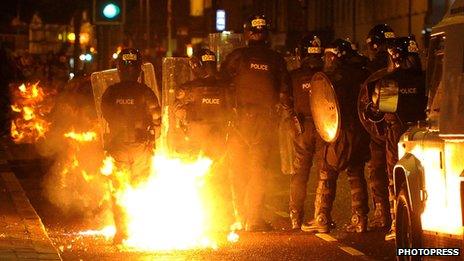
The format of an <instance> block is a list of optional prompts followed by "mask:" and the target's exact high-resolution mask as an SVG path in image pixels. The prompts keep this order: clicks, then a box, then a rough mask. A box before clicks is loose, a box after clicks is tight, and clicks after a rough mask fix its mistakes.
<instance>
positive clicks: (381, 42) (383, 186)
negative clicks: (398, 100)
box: [361, 24, 395, 228]
mask: <svg viewBox="0 0 464 261" xmlns="http://www.w3.org/2000/svg"><path fill="white" fill-rule="evenodd" d="M394 37H395V34H394V32H393V29H392V28H391V27H390V26H388V25H387V24H378V25H376V26H374V27H373V28H372V29H371V30H370V31H369V34H368V36H367V39H366V43H367V50H368V56H369V59H370V61H369V62H368V63H367V69H368V70H369V72H370V73H371V75H370V76H369V78H368V79H367V80H366V82H365V83H364V85H365V87H364V88H367V89H368V90H366V93H372V91H373V90H372V88H373V86H374V85H375V82H376V81H377V80H378V79H379V78H381V77H382V76H383V75H385V74H386V73H387V71H386V70H387V69H386V67H387V64H388V53H387V43H388V42H389V41H390V40H391V39H393V38H394ZM365 98H368V97H365ZM361 113H366V111H362V112H361ZM367 113H369V112H367ZM361 117H364V118H366V120H367V121H369V122H367V125H369V126H370V128H371V130H372V131H371V132H370V134H371V140H370V143H369V149H370V154H371V158H370V160H369V162H368V164H367V171H368V176H369V187H370V190H371V193H372V198H373V201H374V215H373V218H372V220H371V222H370V224H369V226H370V227H373V228H375V227H380V228H382V227H388V226H389V225H390V222H391V220H390V211H391V208H392V207H393V206H390V205H389V199H388V189H387V188H388V178H387V174H386V156H385V149H384V147H385V137H384V135H385V122H384V121H383V119H382V118H381V117H380V118H379V115H376V114H370V115H369V114H364V115H361ZM365 125H366V124H365Z"/></svg>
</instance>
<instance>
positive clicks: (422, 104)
mask: <svg viewBox="0 0 464 261" xmlns="http://www.w3.org/2000/svg"><path fill="white" fill-rule="evenodd" d="M377 84H378V85H380V87H381V86H392V85H393V86H396V88H398V106H397V111H396V113H395V114H396V115H397V116H398V118H399V120H401V122H402V123H403V124H406V123H409V122H416V121H420V120H425V118H426V114H425V109H426V107H427V96H426V94H425V75H424V73H423V72H422V71H418V70H412V69H398V70H396V71H394V72H392V73H390V74H388V75H386V76H385V77H383V78H382V80H380V81H379V82H378V83H377ZM395 118H396V116H395V115H394V114H393V113H387V114H386V115H385V120H386V121H390V120H392V119H395Z"/></svg>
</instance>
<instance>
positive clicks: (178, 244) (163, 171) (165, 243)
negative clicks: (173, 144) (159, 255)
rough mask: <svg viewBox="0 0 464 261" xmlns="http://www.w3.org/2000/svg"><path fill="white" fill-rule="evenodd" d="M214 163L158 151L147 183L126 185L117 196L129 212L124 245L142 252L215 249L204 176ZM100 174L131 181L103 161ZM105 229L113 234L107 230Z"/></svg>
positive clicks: (106, 161)
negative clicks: (171, 155)
mask: <svg viewBox="0 0 464 261" xmlns="http://www.w3.org/2000/svg"><path fill="white" fill-rule="evenodd" d="M211 163H212V161H211V160H210V159H208V158H206V157H201V156H200V157H198V158H197V159H195V160H184V159H180V158H175V157H170V156H168V154H167V153H160V152H158V153H157V154H156V155H155V156H153V157H152V172H151V173H150V176H149V177H148V179H147V180H146V181H145V182H143V183H142V184H139V185H136V186H132V185H130V184H129V182H126V186H125V187H124V188H123V189H121V190H120V191H116V193H115V195H116V198H117V202H118V204H120V205H121V206H122V207H123V208H124V210H125V212H126V215H127V216H126V218H127V219H126V224H127V227H128V235H129V237H128V239H127V240H126V241H125V243H124V245H125V246H127V247H130V248H136V249H141V250H173V249H191V248H198V247H212V248H215V247H216V244H215V242H214V241H213V240H212V236H211V234H210V233H211V227H210V225H209V224H211V222H210V221H209V217H210V215H209V214H210V210H208V206H207V204H205V202H206V200H207V199H206V196H207V194H208V193H207V187H206V186H205V178H206V175H208V173H209V168H210V166H211ZM101 173H102V174H103V175H106V176H112V179H115V178H116V179H118V181H127V180H129V179H130V178H129V177H128V175H129V173H128V172H126V171H121V170H118V169H116V168H115V166H114V160H113V159H112V158H111V157H108V158H106V159H105V160H104V164H103V166H102V168H101ZM104 230H108V228H105V229H104Z"/></svg>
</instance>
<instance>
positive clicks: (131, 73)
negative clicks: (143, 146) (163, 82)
mask: <svg viewBox="0 0 464 261" xmlns="http://www.w3.org/2000/svg"><path fill="white" fill-rule="evenodd" d="M118 59H119V61H118V71H119V75H120V79H121V81H120V82H119V83H116V84H114V85H111V86H109V87H108V89H107V90H106V91H105V93H104V94H103V97H102V112H103V117H104V118H105V119H106V121H107V122H108V125H109V130H110V132H109V139H108V142H107V145H108V146H112V145H116V144H121V143H140V142H145V141H148V140H149V139H150V138H152V137H150V129H152V130H153V131H154V130H155V128H159V125H160V116H161V115H160V107H159V103H158V99H157V98H156V95H155V94H154V92H153V91H152V90H151V89H150V88H149V87H148V86H147V85H145V84H143V83H139V82H137V79H138V77H139V76H140V72H141V65H142V64H141V60H140V54H139V53H138V51H136V50H135V49H126V50H124V52H121V53H120V57H119V58H118Z"/></svg>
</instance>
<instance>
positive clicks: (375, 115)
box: [364, 102, 385, 123]
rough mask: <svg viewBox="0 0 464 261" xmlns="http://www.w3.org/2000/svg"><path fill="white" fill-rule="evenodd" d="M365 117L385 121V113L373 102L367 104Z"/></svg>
mask: <svg viewBox="0 0 464 261" xmlns="http://www.w3.org/2000/svg"><path fill="white" fill-rule="evenodd" d="M364 117H365V118H366V119H368V120H370V121H371V122H374V123H378V122H381V121H383V119H384V117H385V113H383V112H380V111H379V110H377V109H376V108H375V107H374V106H373V104H372V102H371V103H369V104H367V106H366V109H365V110H364Z"/></svg>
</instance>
